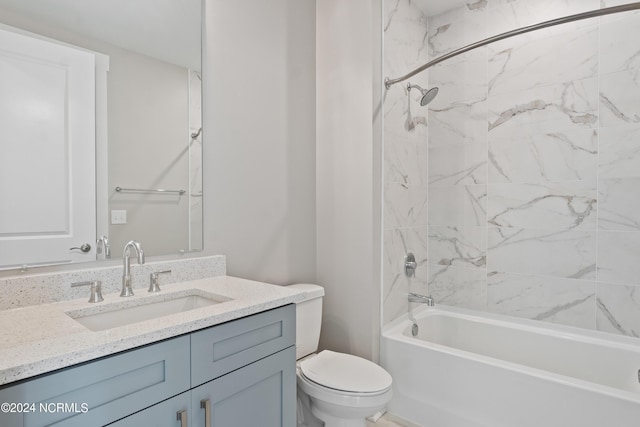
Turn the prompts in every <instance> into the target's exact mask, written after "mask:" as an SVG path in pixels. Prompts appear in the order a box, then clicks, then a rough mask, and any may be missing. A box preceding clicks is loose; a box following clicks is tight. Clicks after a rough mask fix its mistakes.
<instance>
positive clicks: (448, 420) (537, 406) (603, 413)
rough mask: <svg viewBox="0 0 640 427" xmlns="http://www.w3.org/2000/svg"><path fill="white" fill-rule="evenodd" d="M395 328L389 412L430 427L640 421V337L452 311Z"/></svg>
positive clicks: (385, 353) (569, 426)
mask: <svg viewBox="0 0 640 427" xmlns="http://www.w3.org/2000/svg"><path fill="white" fill-rule="evenodd" d="M415 317H416V319H417V324H418V326H419V334H418V336H416V337H415V338H414V337H412V336H411V324H412V322H410V321H409V320H407V318H406V317H405V318H404V319H399V320H397V321H394V322H393V323H392V324H391V325H389V326H388V327H385V329H384V332H383V336H382V346H381V364H382V366H383V367H384V368H385V369H387V371H389V373H390V374H391V376H392V377H393V386H394V397H393V400H392V401H391V403H390V404H389V408H388V410H389V412H391V413H393V414H395V415H398V416H400V417H402V418H405V419H407V420H409V421H412V422H414V423H417V424H418V425H420V426H425V427H467V426H468V427H632V426H633V427H638V426H640V381H639V375H640V374H639V370H640V340H638V339H636V338H629V337H618V336H614V335H610V334H604V333H600V332H595V331H587V330H582V329H578V328H572V327H566V326H559V325H545V324H541V323H540V322H533V321H529V320H524V319H516V318H512V317H507V316H500V315H493V314H489V313H481V312H476V311H469V310H463V309H455V308H451V307H443V306H436V307H435V308H428V307H423V308H421V309H419V310H417V311H415Z"/></svg>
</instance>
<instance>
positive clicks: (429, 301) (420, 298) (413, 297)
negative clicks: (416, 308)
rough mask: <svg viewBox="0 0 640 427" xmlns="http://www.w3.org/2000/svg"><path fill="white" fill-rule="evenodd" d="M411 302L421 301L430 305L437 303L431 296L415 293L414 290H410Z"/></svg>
mask: <svg viewBox="0 0 640 427" xmlns="http://www.w3.org/2000/svg"><path fill="white" fill-rule="evenodd" d="M409 302H419V303H420V304H426V305H427V306H428V307H433V306H434V305H435V301H433V298H431V297H430V296H426V295H420V294H414V293H413V292H409Z"/></svg>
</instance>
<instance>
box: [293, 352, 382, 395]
mask: <svg viewBox="0 0 640 427" xmlns="http://www.w3.org/2000/svg"><path fill="white" fill-rule="evenodd" d="M299 366H300V373H301V375H302V376H303V377H304V378H305V379H306V380H308V381H311V382H312V383H314V384H316V385H318V386H319V387H323V388H328V389H331V390H336V391H337V392H340V393H344V394H347V395H354V396H367V395H378V394H381V393H384V392H385V391H387V390H389V389H390V388H391V382H392V380H391V375H389V373H388V372H387V371H385V370H384V369H383V368H381V367H380V366H378V365H376V364H375V363H373V362H371V361H369V360H366V359H363V358H361V357H357V356H353V355H351V354H344V353H337V352H334V351H330V350H324V351H322V352H320V353H319V354H317V355H315V356H314V357H311V358H307V359H305V360H303V361H302V362H300V364H299Z"/></svg>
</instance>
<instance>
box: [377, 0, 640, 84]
mask: <svg viewBox="0 0 640 427" xmlns="http://www.w3.org/2000/svg"><path fill="white" fill-rule="evenodd" d="M638 9H640V2H634V3H629V4H623V5H620V6H613V7H606V8H604V9H598V10H592V11H589V12H582V13H577V14H575V15H569V16H565V17H563V18H556V19H551V20H549V21H544V22H540V23H538V24H533V25H529V26H528V27H522V28H518V29H517V30H511V31H507V32H506V33H501V34H498V35H495V36H493V37H489V38H487V39H484V40H480V41H478V42H475V43H471V44H469V45H467V46H464V47H461V48H460V49H456V50H454V51H452V52H449V53H447V54H444V55H442V56H439V57H437V58H436V59H434V60H432V61H429V62H427V63H426V64H424V65H422V66H420V67H418V68H416V69H415V70H413V71H411V72H409V73H407V74H405V75H404V76H401V77H398V78H395V79H390V78H388V77H387V78H386V79H384V85H385V87H386V88H387V89H389V88H390V87H391V86H393V85H394V84H396V83H400V82H403V81H405V80H407V79H409V78H411V77H413V76H415V75H416V74H418V73H421V72H423V71H424V70H426V69H428V68H431V67H433V66H434V65H436V64H439V63H441V62H442V61H446V60H447V59H450V58H453V57H455V56H458V55H461V54H463V53H466V52H469V51H470V50H473V49H476V48H479V47H482V46H486V45H488V44H491V43H495V42H497V41H500V40H504V39H508V38H510V37H513V36H518V35H520V34H525V33H529V32H531V31H536V30H541V29H543V28H549V27H553V26H556V25H560V24H567V23H569V22H574V21H580V20H582V19H589V18H596V17H598V16H604V15H611V14H613V13H620V12H628V11H631V10H638Z"/></svg>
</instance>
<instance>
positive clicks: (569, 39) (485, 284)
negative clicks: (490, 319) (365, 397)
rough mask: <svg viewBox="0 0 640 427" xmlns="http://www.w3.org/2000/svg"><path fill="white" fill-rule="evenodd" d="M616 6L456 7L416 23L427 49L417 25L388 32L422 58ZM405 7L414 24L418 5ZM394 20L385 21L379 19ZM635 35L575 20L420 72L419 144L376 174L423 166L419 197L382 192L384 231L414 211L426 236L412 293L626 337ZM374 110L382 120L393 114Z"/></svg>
mask: <svg viewBox="0 0 640 427" xmlns="http://www.w3.org/2000/svg"><path fill="white" fill-rule="evenodd" d="M622 3H628V2H619V1H618V2H615V3H614V2H611V1H600V0H565V1H548V0H535V1H534V0H516V1H513V0H509V1H507V0H486V1H484V0H483V1H476V2H469V3H467V4H466V5H464V6H463V7H460V8H457V9H454V10H452V11H450V12H445V13H443V14H440V15H436V16H431V17H429V18H428V19H426V28H428V30H429V32H428V36H427V38H426V42H427V46H425V43H423V42H422V41H423V40H425V39H423V38H419V37H416V34H417V32H418V31H417V30H416V31H415V32H412V31H407V32H406V33H405V34H406V37H407V38H403V37H402V36H401V37H400V38H401V39H402V40H404V41H405V46H411V49H410V50H409V53H412V54H410V55H408V56H412V57H416V56H418V55H423V54H424V51H425V49H428V56H429V58H435V57H437V56H439V55H441V54H443V53H446V52H449V51H451V50H453V49H455V48H457V47H461V46H463V45H466V44H468V43H471V42H473V41H477V40H480V39H483V38H485V37H487V36H491V35H493V34H497V33H500V32H504V31H508V30H510V29H514V28H519V27H522V26H526V25H530V24H533V23H536V22H540V21H544V20H548V19H553V18H556V17H559V16H565V15H569V14H573V13H579V12H583V11H587V10H592V9H597V8H599V7H601V6H602V7H605V6H613V5H615V4H622ZM399 5H400V6H403V7H400V9H402V10H405V11H406V10H408V9H409V8H410V5H408V4H405V3H404V2H402V1H401V2H399ZM414 12H415V11H414ZM406 15H407V16H413V17H414V18H413V19H414V20H415V19H422V20H423V21H424V16H422V15H420V12H419V11H418V12H416V13H415V14H414V13H412V12H409V11H406ZM396 16H401V15H400V14H398V13H396V14H393V15H391V14H388V16H387V19H390V20H391V23H392V24H393V23H394V21H395V19H396ZM416 16H419V17H420V16H421V18H415V17H416ZM391 28H392V26H389V29H391ZM638 28H640V14H638V13H629V12H628V13H624V14H617V15H612V16H608V17H603V18H600V19H592V20H587V21H581V22H577V23H572V24H566V25H563V26H559V27H554V28H551V29H547V30H542V31H537V32H534V33H530V34H527V35H522V36H518V37H516V38H512V39H509V40H505V41H502V42H498V43H495V44H492V45H489V46H487V47H484V48H480V49H477V50H474V51H472V52H469V53H467V54H465V55H463V56H460V57H457V58H454V59H452V60H449V61H445V62H444V63H442V64H440V65H438V66H436V67H434V68H432V69H430V71H429V72H428V73H427V74H428V83H429V84H430V85H432V86H439V87H440V94H439V95H438V97H437V98H436V100H435V101H434V102H433V103H432V104H430V106H429V108H428V110H427V111H426V112H425V111H424V109H423V111H422V112H421V114H426V115H427V118H426V121H427V122H428V126H427V131H426V138H422V137H421V142H420V143H419V144H420V146H421V147H423V148H425V149H426V150H427V152H426V153H425V154H424V155H423V157H421V158H420V159H421V160H419V161H417V160H416V159H413V161H409V162H407V163H406V164H402V163H401V162H400V161H398V160H397V159H395V158H393V157H392V156H390V155H388V156H387V158H386V162H387V169H386V170H388V171H389V170H394V169H398V170H400V171H402V173H400V175H401V176H402V174H406V175H408V176H411V171H412V170H414V169H418V168H423V169H422V170H420V173H421V174H422V173H423V170H426V174H424V175H421V176H422V178H421V179H423V180H425V181H421V182H420V184H422V185H426V186H427V188H426V191H424V189H421V190H420V191H418V193H420V196H416V197H415V200H414V199H411V197H405V198H404V200H400V201H398V198H399V196H395V195H394V194H395V193H394V192H393V188H392V189H391V190H390V191H389V190H388V191H387V195H386V196H385V198H386V205H385V220H386V221H387V222H386V227H390V226H391V225H393V224H394V223H393V222H392V221H393V220H394V219H395V218H394V215H395V217H397V218H400V220H398V222H397V223H400V221H402V220H404V221H406V222H410V221H412V220H413V219H414V218H416V215H415V213H416V212H418V211H420V212H423V211H426V214H425V215H424V216H421V217H420V221H425V218H426V233H427V236H426V239H422V240H419V239H418V240H416V243H415V248H419V249H416V250H419V251H421V257H420V259H421V260H425V259H426V262H425V263H424V264H426V274H425V275H424V276H421V275H418V276H417V277H416V279H414V280H412V282H413V283H411V286H416V287H418V288H420V287H425V286H426V288H427V289H426V291H427V292H429V293H430V294H432V295H433V296H434V298H435V299H436V301H437V302H439V303H442V304H449V305H455V306H461V307H468V308H473V309H479V310H486V311H490V312H495V313H502V314H508V315H514V316H520V317H526V318H531V319H536V320H541V321H549V322H557V323H563V324H568V325H573V326H578V327H583V328H589V329H597V330H601V331H605V332H612V333H619V334H624V335H631V336H638V334H640V295H639V294H638V292H636V290H640V288H638V285H640V281H638V277H640V275H638V273H639V272H640V271H639V269H638V267H637V265H638V263H637V261H636V257H637V253H638V249H640V233H639V231H640V229H639V227H638V224H639V222H638V220H640V217H639V215H638V213H637V211H638V204H639V203H640V199H638V196H637V191H636V184H637V181H638V179H639V178H640V172H638V171H640V168H638V165H639V164H640V151H638V149H637V147H636V145H638V144H640V118H639V117H640V102H638V99H640V80H639V78H638V72H639V71H640V63H639V62H638V61H637V56H636V55H637V53H638V48H637V43H636V42H635V41H636V40H637V38H638V34H637V33H638V31H639V30H638ZM387 31H389V30H387ZM385 37H386V33H385ZM386 55H388V51H387V53H386ZM385 59H386V60H390V59H389V58H388V57H387V56H386V57H385ZM408 69H411V67H407V70H408ZM401 73H402V72H401ZM385 74H393V75H395V74H396V73H394V72H391V71H390V72H389V73H385ZM423 78H426V77H423ZM416 82H417V81H416ZM418 83H419V84H420V82H418ZM402 91H403V89H402V88H400V87H397V86H394V87H393V88H392V89H391V90H390V91H389V92H395V93H396V95H394V96H400V95H401V94H402ZM389 98H390V96H389V95H388V99H389ZM392 105H393V104H391V105H390V106H389V107H391V106H392ZM385 108H386V110H388V112H387V111H386V112H385V119H387V116H390V117H391V118H393V115H392V113H391V111H392V109H391V108H388V109H387V105H386V104H385ZM411 108H412V109H413V108H415V109H417V108H419V107H417V104H416V103H413V104H412V105H411ZM398 111H399V110H398ZM404 116H405V118H406V116H407V112H406V111H405V112H404ZM421 130H422V129H421ZM394 131H395V132H396V133H398V134H400V137H402V138H405V139H407V140H410V139H411V137H412V135H416V133H415V131H414V132H413V133H411V132H409V131H408V130H407V129H405V130H402V128H400V127H399V124H398V123H396V124H394V123H393V122H391V121H390V120H386V122H385V137H386V138H387V139H386V140H385V144H387V143H388V142H389V141H388V139H389V134H390V133H392V132H394ZM425 139H426V146H424V145H422V144H423V143H424V141H425ZM638 146H640V145H638ZM411 168H414V169H411ZM388 185H390V184H388ZM405 185H406V186H407V187H408V189H407V190H405V193H409V192H410V191H409V189H411V188H412V187H411V185H410V183H409V184H405ZM407 200H408V201H407ZM403 203H404V204H403ZM386 233H387V232H386ZM393 233H395V234H396V235H397V234H399V233H398V232H397V231H389V234H391V237H394V236H395V235H394V234H393ZM391 237H387V235H385V247H386V249H387V252H388V253H389V260H390V261H388V265H392V266H393V267H396V264H395V263H397V259H398V258H399V257H401V256H402V254H401V250H400V249H404V248H397V247H396V246H398V245H396V244H394V240H393V239H392V238H391ZM422 237H424V236H422ZM396 240H398V239H396ZM412 247H413V246H412ZM415 248H414V249H415ZM401 261H402V260H400V262H401ZM396 268H397V267H396ZM389 270H391V268H389ZM391 272H393V270H391ZM385 277H386V276H385ZM391 278H393V276H392V277H391ZM385 280H386V279H385ZM391 283H393V282H391ZM385 286H386V287H387V289H388V288H389V285H387V284H386V283H385ZM401 291H402V288H401V287H399V286H396V288H395V289H391V291H389V292H388V295H387V298H386V300H385V320H389V319H391V318H393V317H395V316H397V315H398V314H400V313H401V312H403V311H405V310H406V303H404V302H403V301H401V300H402V298H403V297H402V295H401V293H400V292H401ZM403 304H404V306H403Z"/></svg>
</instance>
